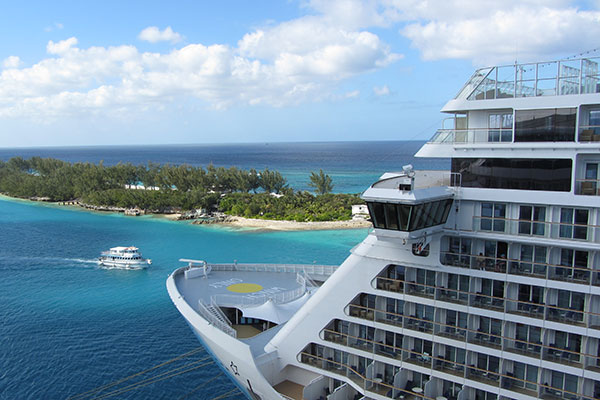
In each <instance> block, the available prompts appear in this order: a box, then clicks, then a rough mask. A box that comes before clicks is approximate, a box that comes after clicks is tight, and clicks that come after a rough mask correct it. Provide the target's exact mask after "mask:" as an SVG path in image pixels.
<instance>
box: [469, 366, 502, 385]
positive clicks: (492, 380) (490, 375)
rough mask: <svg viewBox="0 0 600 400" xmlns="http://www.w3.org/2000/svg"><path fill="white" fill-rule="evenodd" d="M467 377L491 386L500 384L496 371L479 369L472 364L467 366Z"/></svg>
mask: <svg viewBox="0 0 600 400" xmlns="http://www.w3.org/2000/svg"><path fill="white" fill-rule="evenodd" d="M467 378H468V379H472V380H474V381H477V382H481V383H486V384H488V385H492V386H499V384H500V375H499V374H498V373H496V372H491V371H488V370H485V369H480V368H477V367H475V366H474V365H472V366H470V367H468V368H467Z"/></svg>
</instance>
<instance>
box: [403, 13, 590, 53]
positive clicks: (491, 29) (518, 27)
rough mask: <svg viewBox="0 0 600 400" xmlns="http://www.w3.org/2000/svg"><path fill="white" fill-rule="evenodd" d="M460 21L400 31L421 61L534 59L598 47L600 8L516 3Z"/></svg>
mask: <svg viewBox="0 0 600 400" xmlns="http://www.w3.org/2000/svg"><path fill="white" fill-rule="evenodd" d="M481 15H482V16H479V17H472V18H466V19H459V20H454V21H452V20H448V19H446V18H437V19H432V20H428V21H425V22H415V23H410V24H408V25H407V26H405V27H404V28H403V29H402V31H401V32H402V34H403V35H404V36H406V37H408V38H409V39H410V40H411V41H412V44H413V46H414V47H416V48H418V49H419V50H420V51H421V53H422V55H423V58H424V59H426V60H438V59H444V58H462V59H467V60H472V61H473V62H474V63H475V64H484V63H496V62H508V61H514V60H515V59H519V60H521V61H522V60H526V61H532V60H539V59H544V58H546V57H552V56H554V55H556V54H569V53H575V52H576V51H577V50H578V51H581V50H586V49H592V48H595V47H597V41H596V39H595V38H596V37H598V35H600V12H597V11H580V10H578V9H576V8H549V7H541V8H540V7H532V6H531V5H524V6H517V7H514V8H510V9H505V10H503V9H497V10H495V11H493V12H487V13H485V14H481Z"/></svg>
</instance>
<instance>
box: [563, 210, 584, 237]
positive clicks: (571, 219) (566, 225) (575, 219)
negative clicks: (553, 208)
mask: <svg viewBox="0 0 600 400" xmlns="http://www.w3.org/2000/svg"><path fill="white" fill-rule="evenodd" d="M588 214H589V211H588V210H585V209H580V208H568V207H563V208H561V209H560V232H559V236H560V237H561V238H568V239H584V240H585V239H587V230H588V226H587V224H588Z"/></svg>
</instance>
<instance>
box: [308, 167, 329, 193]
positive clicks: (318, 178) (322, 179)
mask: <svg viewBox="0 0 600 400" xmlns="http://www.w3.org/2000/svg"><path fill="white" fill-rule="evenodd" d="M308 186H311V187H314V188H315V191H316V192H317V194H327V193H330V192H331V191H332V190H333V183H332V181H331V177H330V176H329V175H327V174H326V173H324V172H323V170H322V169H321V170H319V173H318V174H317V173H316V172H314V171H312V172H311V173H310V183H309V184H308Z"/></svg>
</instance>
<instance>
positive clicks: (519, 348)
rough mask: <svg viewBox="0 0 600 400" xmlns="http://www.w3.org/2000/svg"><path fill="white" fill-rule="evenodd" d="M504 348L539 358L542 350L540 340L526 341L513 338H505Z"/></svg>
mask: <svg viewBox="0 0 600 400" xmlns="http://www.w3.org/2000/svg"><path fill="white" fill-rule="evenodd" d="M504 350H506V351H510V352H511V353H516V354H522V355H524V356H528V357H533V358H537V359H539V358H540V354H541V352H542V342H528V341H525V340H519V339H514V338H505V339H504Z"/></svg>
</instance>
